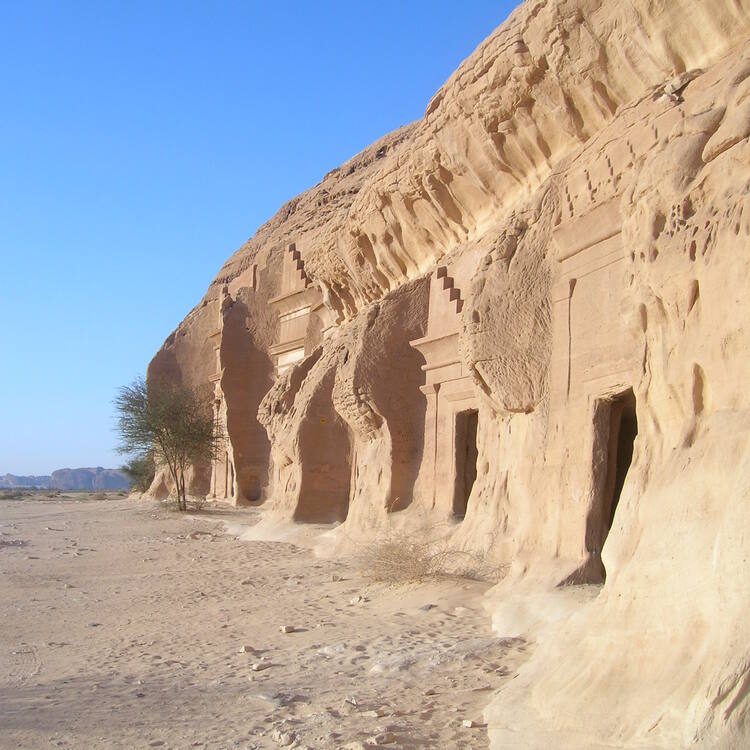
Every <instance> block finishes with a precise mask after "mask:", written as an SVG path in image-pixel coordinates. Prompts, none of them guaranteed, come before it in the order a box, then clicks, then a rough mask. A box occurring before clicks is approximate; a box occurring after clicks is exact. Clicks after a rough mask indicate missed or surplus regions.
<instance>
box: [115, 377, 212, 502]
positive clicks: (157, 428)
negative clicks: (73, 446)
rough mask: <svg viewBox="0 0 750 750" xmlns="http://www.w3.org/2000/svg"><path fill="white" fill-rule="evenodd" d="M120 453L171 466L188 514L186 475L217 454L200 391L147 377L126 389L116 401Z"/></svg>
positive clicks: (170, 468) (124, 387)
mask: <svg viewBox="0 0 750 750" xmlns="http://www.w3.org/2000/svg"><path fill="white" fill-rule="evenodd" d="M115 407H116V409H117V412H118V416H117V429H118V431H119V433H120V445H119V446H118V450H119V451H120V453H127V454H135V455H136V457H138V458H141V459H145V458H146V456H147V455H148V453H149V452H152V453H153V458H154V461H155V462H156V465H157V466H166V467H167V468H168V469H169V473H170V475H171V477H172V481H173V482H174V485H175V489H176V492H177V507H178V508H179V509H180V510H187V497H186V492H185V472H186V471H187V468H188V467H189V466H190V465H191V464H201V463H205V462H208V461H210V460H211V459H212V458H213V456H214V454H215V451H216V444H217V436H216V432H215V430H214V420H213V417H212V415H211V412H210V410H209V409H208V408H206V405H205V402H204V401H203V400H201V399H200V398H199V397H198V395H197V394H196V392H195V391H193V390H192V389H190V388H187V387H186V386H183V385H179V384H177V383H171V382H166V381H154V382H150V383H146V381H145V380H144V379H143V378H142V377H138V378H136V379H135V380H134V381H133V382H132V383H131V384H130V385H125V386H122V387H121V388H120V389H119V390H118V392H117V396H116V398H115Z"/></svg>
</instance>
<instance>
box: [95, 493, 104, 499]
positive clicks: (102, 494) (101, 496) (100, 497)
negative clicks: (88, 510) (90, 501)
mask: <svg viewBox="0 0 750 750" xmlns="http://www.w3.org/2000/svg"><path fill="white" fill-rule="evenodd" d="M106 499H107V493H106V492H97V493H96V494H95V495H94V500H106Z"/></svg>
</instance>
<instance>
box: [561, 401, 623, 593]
mask: <svg viewBox="0 0 750 750" xmlns="http://www.w3.org/2000/svg"><path fill="white" fill-rule="evenodd" d="M593 427H594V443H593V456H592V461H593V463H592V473H593V488H594V495H593V498H592V503H591V507H590V508H589V513H588V517H587V519H586V551H587V553H588V560H587V562H586V563H585V564H584V565H583V567H582V568H580V569H579V570H577V571H576V572H575V573H574V574H573V575H572V576H571V577H570V579H569V580H567V581H565V582H566V583H601V582H603V581H604V580H605V578H606V575H607V574H606V570H605V569H604V565H603V563H602V558H601V555H602V547H603V546H604V542H605V541H606V539H607V535H608V534H609V530H610V529H611V528H612V524H613V522H614V519H615V512H616V511H617V505H618V503H619V502H620V496H621V494H622V489H623V487H624V485H625V478H626V477H627V474H628V469H630V464H631V462H632V460H633V445H634V443H635V438H636V435H637V434H638V421H637V419H636V408H635V395H634V394H633V390H632V389H630V388H629V389H628V390H627V391H624V392H623V393H620V394H618V395H617V396H614V397H613V398H607V399H601V400H599V401H597V402H596V403H595V405H594V425H593Z"/></svg>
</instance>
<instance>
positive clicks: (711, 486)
mask: <svg viewBox="0 0 750 750" xmlns="http://www.w3.org/2000/svg"><path fill="white" fill-rule="evenodd" d="M749 37H750V8H749V6H748V3H747V2H746V1H745V0H741V1H740V0H737V1H734V0H711V1H710V2H701V3H699V2H694V0H674V1H673V2H667V3H664V2H647V1H646V0H634V1H633V2H629V3H621V2H615V1H614V0H599V1H597V2H594V0H577V1H576V2H572V1H571V2H566V1H565V0H558V1H557V2H543V1H537V2H527V3H525V4H524V5H522V6H521V7H520V8H519V9H517V10H516V11H515V12H514V14H513V15H512V16H511V17H510V19H509V20H508V21H507V22H506V24H504V25H503V26H502V27H500V28H499V29H498V30H496V31H495V32H494V33H493V34H492V35H491V36H490V37H488V39H487V40H486V41H485V42H483V43H482V45H480V47H479V48H478V49H477V50H476V52H475V53H474V54H473V55H472V56H471V57H470V58H468V59H467V60H466V61H465V62H464V63H463V64H462V65H461V66H460V67H459V69H458V70H457V71H456V73H455V74H454V75H453V76H451V78H450V79H449V80H448V81H447V82H446V84H445V85H444V86H443V87H442V88H441V89H440V91H438V92H437V94H436V95H435V97H434V98H433V99H432V101H431V102H430V103H429V105H428V106H427V111H426V113H425V116H424V118H422V119H421V120H419V121H418V122H416V123H413V124H411V125H408V126H406V127H404V128H402V129H401V130H399V131H396V132H395V133H393V134H390V135H388V136H386V137H385V138H383V139H381V140H380V141H378V142H377V143H375V144H373V146H371V147H370V148H368V149H366V150H365V151H363V152H362V153H361V154H359V155H357V156H356V157H354V158H353V159H351V160H350V161H349V162H347V163H346V164H344V165H342V166H341V167H340V168H338V169H335V170H332V171H331V172H330V173H329V174H328V175H326V176H325V178H324V179H323V180H322V182H321V183H320V184H319V185H317V186H315V187H314V188H312V189H311V190H309V191H307V192H306V193H304V194H302V195H301V196H298V197H297V198H295V199H293V200H292V201H290V202H289V203H287V204H286V205H285V206H284V207H282V209H281V210H280V211H279V213H278V214H277V215H276V216H275V217H274V218H273V219H271V221H270V222H268V224H266V225H264V227H262V228H261V229H260V230H259V231H258V232H257V233H256V235H255V236H254V237H253V238H252V239H250V240H249V241H248V242H247V243H246V244H245V245H244V246H243V247H242V248H240V250H238V251H237V252H236V253H235V254H234V255H233V256H232V257H231V258H230V259H229V260H228V261H227V263H226V264H225V265H224V267H223V268H222V269H221V271H220V272H219V275H218V276H217V278H216V279H215V280H214V282H213V283H212V285H211V286H210V287H209V290H208V292H207V295H206V298H205V299H204V301H203V302H202V303H201V305H200V306H199V307H197V308H196V309H195V310H194V311H193V312H191V313H190V315H189V316H188V317H187V318H186V320H185V321H183V323H182V324H181V325H180V327H179V328H178V329H177V331H176V332H175V333H174V334H173V335H172V336H170V338H169V339H168V340H167V342H165V345H164V347H163V348H162V350H161V351H160V352H159V353H158V354H157V356H156V357H155V359H154V361H153V362H152V364H151V367H150V369H149V377H155V376H157V374H160V373H161V374H168V375H170V376H171V377H179V378H182V379H183V380H184V381H185V382H189V383H192V384H196V385H198V384H201V383H205V382H207V380H208V379H209V377H210V376H211V374H212V372H213V370H214V367H213V366H212V357H213V356H214V354H213V349H212V348H211V345H210V342H209V341H208V337H209V336H210V333H211V328H212V321H213V320H214V317H215V315H216V314H217V309H218V305H219V304H220V300H221V299H222V288H223V287H226V291H227V293H228V295H229V302H227V301H226V300H225V302H224V304H225V307H224V308H222V309H224V310H225V312H224V315H223V318H222V321H223V324H222V333H221V343H220V365H221V378H220V388H221V393H222V394H223V395H222V398H223V399H224V402H225V407H226V423H227V431H228V440H229V443H230V447H231V460H232V466H233V469H234V470H235V472H236V476H237V486H238V489H237V491H236V493H235V500H236V501H244V500H248V501H254V500H256V499H259V498H260V499H263V500H264V501H265V502H264V507H265V508H266V509H267V512H268V514H269V515H271V516H274V517H276V518H283V519H286V520H296V521H305V522H309V521H316V522H330V521H335V522H341V525H340V526H339V527H338V528H337V531H336V534H335V536H336V539H337V542H338V544H339V547H340V548H342V549H345V548H346V547H347V545H350V544H351V543H352V542H358V541H359V540H361V539H363V538H365V539H371V538H373V537H375V536H377V535H378V534H381V533H382V534H387V533H389V530H392V528H393V526H394V525H396V526H398V527H399V528H402V529H406V530H411V531H412V532H413V533H420V531H422V530H424V528H425V527H429V528H432V527H434V526H435V525H439V526H440V528H442V529H443V530H444V531H443V533H444V535H445V538H446V540H447V542H448V544H449V545H451V546H452V547H454V548H456V549H460V550H464V551H467V552H471V553H472V554H474V555H478V556H480V557H481V558H483V559H484V560H485V561H487V562H489V563H491V564H493V565H497V566H500V567H501V568H502V569H503V570H506V571H507V575H506V576H505V578H504V579H503V580H502V582H501V583H500V584H499V585H498V586H497V587H496V589H495V591H494V594H493V598H492V602H491V607H492V609H493V622H494V626H495V629H496V631H497V632H498V634H499V635H524V636H525V637H527V638H528V639H529V640H532V641H534V642H535V644H536V645H535V652H534V656H533V657H532V659H531V660H530V661H529V662H528V663H527V665H526V666H525V667H524V668H523V669H522V671H521V673H520V674H519V676H518V677H517V678H516V679H515V680H513V681H511V682H510V683H509V685H508V687H507V688H506V689H505V690H504V691H503V692H502V693H500V694H499V695H498V696H496V697H495V698H494V700H493V702H492V704H491V705H490V706H489V707H488V709H487V719H488V724H489V732H490V737H491V740H492V745H493V747H497V748H501V747H508V748H510V747H519V746H522V747H528V748H532V747H539V748H542V747H559V748H563V747H571V748H573V747H575V748H584V747H592V748H593V747H605V746H606V747H612V746H615V747H620V746H622V747H658V748H673V747H683V746H690V745H697V746H703V747H721V746H726V747H741V746H744V745H743V743H744V742H745V740H746V739H747V737H746V729H745V722H746V715H747V710H748V709H747V700H746V695H745V693H746V683H747V663H748V657H747V646H746V642H747V635H748V629H747V626H746V624H745V623H746V622H747V621H748V620H749V618H750V612H748V604H747V596H746V591H747V588H748V583H750V581H749V580H748V574H747V565H746V558H747V549H748V538H750V534H748V532H749V531H750V529H748V524H750V515H748V514H747V512H746V511H745V506H746V505H747V502H746V501H747V499H748V494H749V492H748V480H747V476H748V461H749V460H750V458H749V456H750V454H749V452H748V427H749V426H750V424H749V419H748V414H750V411H748V393H747V387H746V383H747V382H748V371H749V369H750V368H749V367H748V365H749V364H750V361H749V357H750V355H749V354H748V352H750V341H748V333H747V326H746V325H745V318H746V317H747V313H746V305H747V303H746V299H747V298H748V284H749V283H750V282H749V281H748V279H750V274H749V273H748V270H749V269H748V248H749V247H750V240H749V237H750V214H749V213H748V212H749V211H750V204H749V202H748V201H749V198H748V195H749V194H750V189H749V188H748V185H750V166H749V165H750V145H749V144H748V136H749V135H750V109H748V107H749V106H750V105H749V104H748V103H749V102H750V95H749V92H750V89H749V88H748V85H749V84H748V81H750V47H748V43H747V40H748V38H749ZM290 246H293V253H294V256H293V257H292V255H290ZM290 258H291V259H292V260H293V262H294V263H293V265H294V267H293V268H292V271H293V272H294V273H297V272H298V271H299V270H300V264H301V265H302V266H303V271H304V273H303V276H299V278H297V277H296V276H295V279H296V280H295V281H294V283H295V284H296V285H297V286H295V287H294V288H292V287H289V284H288V283H286V282H285V281H284V279H285V278H286V279H287V282H288V281H289V278H291V276H289V274H290V273H291V272H292V271H289V270H288V269H287V271H284V268H286V267H289V268H291V266H289V263H290V262H291V261H290ZM285 264H286V265H285ZM285 274H286V276H285ZM298 282H299V283H298ZM285 283H286V286H285ZM297 287H299V288H297ZM290 290H291V292H290ZM287 293H293V294H294V295H297V296H296V297H294V299H291V298H287V297H286V296H285V295H286V294H287ZM297 313H299V315H298V314H297ZM279 314H281V315H287V316H291V317H289V318H288V321H282V322H284V323H285V325H286V327H285V328H284V329H283V330H281V328H280V327H279V326H278V325H277V320H278V315H279ZM287 351H292V352H293V353H294V357H293V358H292V359H294V358H297V361H296V364H295V363H294V362H292V361H291V360H290V361H289V362H288V363H287V365H288V367H287V369H284V368H283V367H280V366H279V354H278V353H279V352H282V353H284V352H287ZM274 358H276V361H275V360H274ZM300 358H301V359H300ZM285 361H286V360H285ZM274 365H275V366H274ZM285 366H286V365H285ZM261 428H262V429H261ZM200 476H201V468H200V467H198V470H197V472H196V477H197V478H196V482H195V483H194V486H195V488H196V489H199V488H200V482H199V481H198V480H199V479H200ZM160 481H161V480H157V482H156V483H155V487H156V486H157V485H159V482H160ZM159 486H161V487H162V490H163V489H164V488H163V485H159Z"/></svg>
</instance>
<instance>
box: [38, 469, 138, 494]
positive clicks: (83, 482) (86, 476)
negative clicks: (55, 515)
mask: <svg viewBox="0 0 750 750" xmlns="http://www.w3.org/2000/svg"><path fill="white" fill-rule="evenodd" d="M49 486H50V487H52V488H53V489H56V490H125V489H127V488H128V487H130V480H129V479H128V477H127V476H126V475H125V474H123V472H121V471H120V470H119V469H104V468H102V467H101V466H96V467H94V468H88V469H58V470H57V471H53V472H52V476H51V477H50V482H49Z"/></svg>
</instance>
